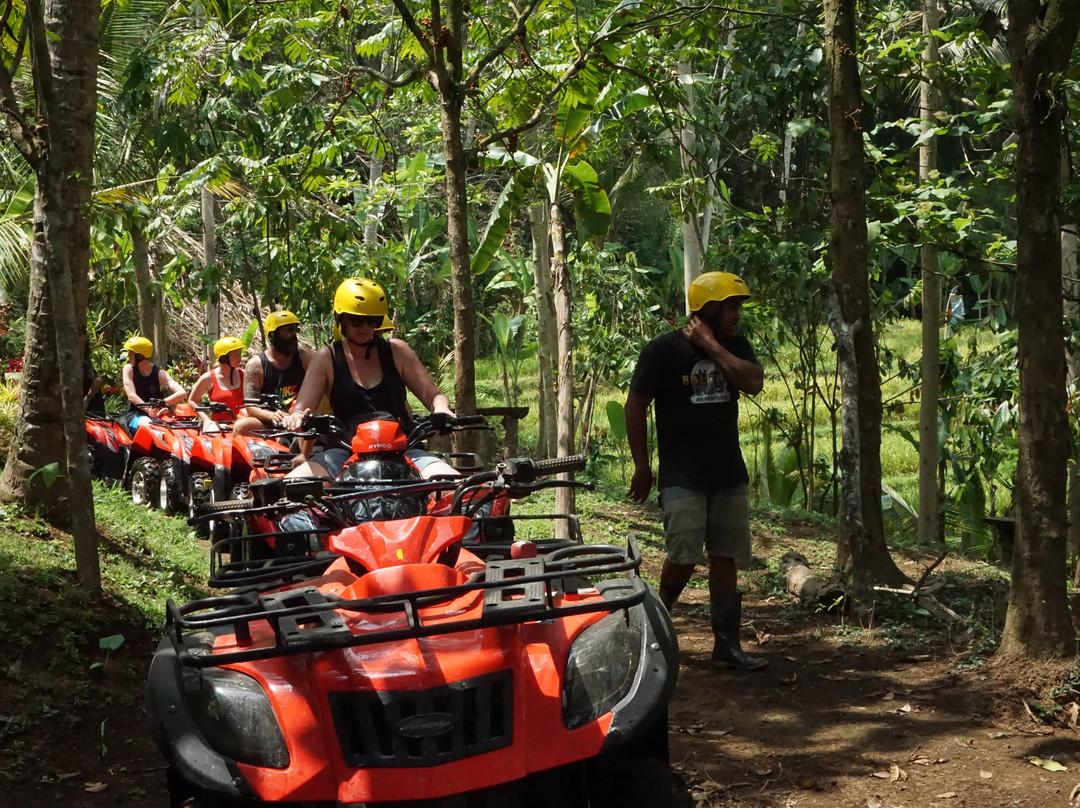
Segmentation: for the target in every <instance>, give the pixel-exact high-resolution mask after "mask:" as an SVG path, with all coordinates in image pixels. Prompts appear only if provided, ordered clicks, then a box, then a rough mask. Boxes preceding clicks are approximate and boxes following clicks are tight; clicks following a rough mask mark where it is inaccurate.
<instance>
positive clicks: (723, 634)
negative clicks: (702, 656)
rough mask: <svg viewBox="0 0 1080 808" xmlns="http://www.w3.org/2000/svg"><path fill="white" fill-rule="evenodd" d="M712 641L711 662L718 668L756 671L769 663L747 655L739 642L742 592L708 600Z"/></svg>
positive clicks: (760, 658) (761, 658)
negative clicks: (713, 638) (713, 639)
mask: <svg viewBox="0 0 1080 808" xmlns="http://www.w3.org/2000/svg"><path fill="white" fill-rule="evenodd" d="M709 611H710V612H711V615H710V616H711V618H712V630H713V636H714V637H715V638H716V640H715V642H714V643H713V651H712V662H713V665H715V666H716V667H718V668H735V670H740V671H756V670H757V669H758V668H764V667H765V666H766V665H768V664H769V661H768V660H767V659H764V658H763V657H752V656H749V655H748V654H747V653H746V652H745V651H743V649H742V644H741V643H740V642H739V626H740V625H741V624H742V593H741V592H736V593H734V594H732V595H721V596H720V597H714V598H712V599H711V600H710V603H709Z"/></svg>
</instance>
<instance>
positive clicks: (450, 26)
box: [429, 0, 476, 452]
mask: <svg viewBox="0 0 1080 808" xmlns="http://www.w3.org/2000/svg"><path fill="white" fill-rule="evenodd" d="M436 8H437V4H436V3H432V9H433V10H434V9H436ZM445 9H446V16H445V18H444V19H443V21H442V22H443V25H444V26H445V27H446V31H447V34H448V35H449V36H448V41H447V44H446V47H445V51H442V50H439V49H436V50H435V59H434V64H433V67H434V69H433V70H432V72H431V74H430V76H429V80H430V81H431V83H432V85H433V86H434V87H435V89H436V91H437V92H438V94H439V106H440V120H441V123H442V139H443V151H444V153H445V156H446V184H445V187H446V229H447V239H448V241H449V243H450V244H449V246H450V285H451V289H452V290H453V295H454V409H455V411H456V412H457V413H458V414H460V415H471V414H472V413H475V412H476V321H475V319H474V317H473V291H472V272H471V270H470V269H469V210H468V204H467V201H466V194H465V173H466V169H467V166H466V161H465V147H464V144H463V142H462V139H461V109H462V105H463V104H464V101H465V97H464V89H465V88H463V87H462V86H461V80H462V63H461V59H462V47H463V43H464V39H463V38H464V35H465V25H464V7H463V5H462V0H448V1H447V3H446V4H445ZM432 24H433V25H434V24H435V20H434V18H433V22H432ZM455 447H456V449H457V451H459V452H472V451H475V450H476V432H475V431H474V430H468V429H466V430H463V431H462V432H459V433H457V435H456V436H455Z"/></svg>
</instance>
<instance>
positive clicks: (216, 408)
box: [193, 401, 232, 415]
mask: <svg viewBox="0 0 1080 808" xmlns="http://www.w3.org/2000/svg"><path fill="white" fill-rule="evenodd" d="M193 409H194V410H195V412H210V413H215V414H218V415H220V414H221V413H223V412H227V413H230V414H231V413H232V409H231V408H230V407H229V405H228V404H226V403H224V402H223V401H211V402H210V403H209V404H198V405H196V406H195V407H193Z"/></svg>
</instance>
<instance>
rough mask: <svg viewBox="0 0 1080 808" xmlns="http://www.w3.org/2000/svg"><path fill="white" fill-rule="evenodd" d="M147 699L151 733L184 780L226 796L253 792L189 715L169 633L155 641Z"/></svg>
mask: <svg viewBox="0 0 1080 808" xmlns="http://www.w3.org/2000/svg"><path fill="white" fill-rule="evenodd" d="M146 701H147V705H146V706H147V709H146V713H147V716H148V717H149V719H150V734H151V737H153V739H154V741H155V742H156V743H157V745H158V748H159V749H161V752H162V754H163V755H165V759H166V760H168V762H169V764H170V765H171V766H173V767H174V768H175V770H176V773H177V774H178V775H179V776H180V777H181V778H182V779H183V780H184V781H186V782H187V783H189V784H191V785H193V786H195V787H196V788H198V789H203V790H206V791H209V792H211V793H214V794H217V795H221V796H225V797H231V798H251V797H254V796H255V791H254V789H252V787H251V785H250V784H249V783H248V782H247V780H246V779H245V778H244V776H243V774H241V772H240V769H239V768H238V767H237V765H236V762H235V761H232V760H229V759H228V758H225V757H222V756H221V755H219V754H217V753H216V752H215V751H214V750H213V749H212V748H211V747H210V745H209V744H208V743H207V742H206V740H205V739H204V738H203V736H202V733H201V732H200V731H199V728H198V726H196V724H195V721H194V720H193V719H192V717H191V711H190V710H189V709H188V708H187V705H186V704H185V703H184V695H183V685H182V683H181V677H180V662H179V660H178V659H177V658H176V649H175V648H173V644H172V641H171V640H170V638H169V637H165V638H163V639H162V640H161V642H160V643H158V647H157V651H156V653H155V654H154V659H153V661H152V662H151V663H150V674H149V676H148V678H147V682H146Z"/></svg>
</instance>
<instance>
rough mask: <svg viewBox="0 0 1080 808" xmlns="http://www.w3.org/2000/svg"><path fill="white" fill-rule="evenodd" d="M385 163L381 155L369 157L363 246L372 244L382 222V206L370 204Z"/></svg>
mask: <svg viewBox="0 0 1080 808" xmlns="http://www.w3.org/2000/svg"><path fill="white" fill-rule="evenodd" d="M385 163H386V158H385V157H383V156H382V155H381V154H373V155H371V168H370V174H369V176H368V206H367V216H368V219H367V221H366V222H365V223H364V243H365V244H374V243H375V239H376V238H377V237H378V235H379V222H380V221H381V220H382V215H383V210H384V205H374V204H372V202H371V199H372V198H373V197H374V196H375V193H376V191H377V190H378V188H379V182H380V180H381V179H382V173H383V165H385Z"/></svg>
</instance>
